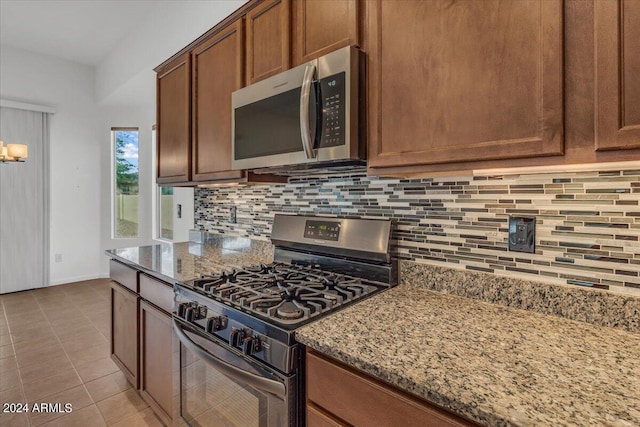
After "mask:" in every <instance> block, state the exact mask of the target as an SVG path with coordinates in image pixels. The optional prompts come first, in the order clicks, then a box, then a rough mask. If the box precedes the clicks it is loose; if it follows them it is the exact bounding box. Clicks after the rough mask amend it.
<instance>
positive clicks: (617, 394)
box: [296, 284, 640, 426]
mask: <svg viewBox="0 0 640 427" xmlns="http://www.w3.org/2000/svg"><path fill="white" fill-rule="evenodd" d="M296 337H297V339H298V340H299V341H300V342H302V343H304V344H306V345H308V346H309V347H311V348H314V349H316V350H318V351H319V352H322V353H324V354H326V355H328V356H331V357H334V358H335V359H337V360H340V361H342V362H344V363H346V364H348V365H351V366H353V367H355V368H357V369H360V370H362V371H364V372H366V373H368V374H370V375H373V376H374V377H377V378H379V379H381V380H383V381H386V382H388V383H390V384H392V385H395V386H397V387H399V388H401V389H403V390H406V391H408V392H410V393H413V394H415V395H417V396H420V397H422V398H424V399H426V400H428V401H431V402H433V403H435V404H437V405H440V406H442V407H444V408H447V409H449V410H451V411H452V412H454V413H457V414H459V415H461V416H463V417H466V418H469V419H472V420H474V421H476V422H478V423H480V424H483V425H492V426H504V425H509V426H511V425H514V426H640V335H638V334H634V333H630V332H627V331H623V330H620V329H614V328H609V327H604V326H596V325H593V324H588V323H584V322H578V321H574V320H569V319H563V318H560V317H555V316H548V315H543V314H538V313H534V312H531V311H525V310H519V309H515V308H510V307H505V306H501V305H496V304H491V303H486V302H482V301H477V300H473V299H469V298H465V297H460V296H456V295H447V294H443V293H439V292H435V291H432V290H429V289H426V288H425V287H423V286H413V285H407V284H403V285H399V286H397V287H396V288H393V289H390V290H388V291H385V292H383V293H381V294H379V295H376V296H374V297H372V298H369V299H367V300H365V301H362V302H360V303H358V304H355V305H353V306H351V307H348V308H346V309H345V310H342V311H339V312H337V313H335V314H333V315H331V316H328V317H326V318H324V319H320V320H319V321H316V322H314V323H311V324H309V325H307V326H304V327H302V328H301V329H299V330H298V331H296Z"/></svg>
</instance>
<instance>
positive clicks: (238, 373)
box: [172, 319, 286, 400]
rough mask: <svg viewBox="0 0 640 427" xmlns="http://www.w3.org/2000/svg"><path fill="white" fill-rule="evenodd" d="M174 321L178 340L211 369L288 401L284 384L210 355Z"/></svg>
mask: <svg viewBox="0 0 640 427" xmlns="http://www.w3.org/2000/svg"><path fill="white" fill-rule="evenodd" d="M172 320H173V330H174V331H175V333H176V335H177V336H178V339H179V340H180V342H181V343H182V344H183V345H184V346H185V347H186V348H188V349H189V350H190V351H192V352H193V353H195V354H196V355H197V356H198V357H199V358H201V359H202V360H203V361H204V362H205V363H207V364H208V365H211V367H213V368H215V369H217V370H219V371H220V372H222V373H223V374H225V375H227V376H228V377H230V378H233V379H235V380H237V381H239V382H242V383H244V384H247V385H248V386H250V387H253V388H255V389H258V390H261V391H265V392H267V393H271V394H273V395H275V396H277V397H278V398H279V399H281V400H285V399H286V388H285V386H284V384H282V383H280V382H278V381H273V380H270V379H268V378H264V377H261V376H258V375H254V374H252V373H250V372H247V371H243V370H242V369H239V368H237V367H235V366H233V365H231V364H229V363H227V362H225V361H224V360H221V359H218V358H217V357H215V356H214V355H212V354H211V353H209V352H208V351H206V350H205V349H203V348H202V347H200V346H199V345H198V344H196V343H195V342H193V341H192V340H191V338H189V337H188V336H187V335H186V334H185V333H184V332H183V331H182V327H181V326H180V324H179V323H178V322H177V321H176V320H175V319H172Z"/></svg>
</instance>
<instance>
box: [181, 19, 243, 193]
mask: <svg viewBox="0 0 640 427" xmlns="http://www.w3.org/2000/svg"><path fill="white" fill-rule="evenodd" d="M191 55H192V65H193V71H192V73H193V114H192V120H193V124H192V126H193V180H194V181H206V180H212V179H225V178H239V177H241V176H242V172H241V171H231V93H232V92H233V91H235V90H237V89H240V88H241V87H242V81H243V64H244V55H243V37H242V19H239V20H237V21H235V22H234V23H232V24H230V25H229V26H228V27H226V28H224V29H222V30H221V31H220V32H218V33H215V34H214V35H213V36H211V38H210V39H208V40H205V41H204V42H203V43H202V44H201V45H199V46H198V47H196V48H195V49H194V50H193V52H192V54H191Z"/></svg>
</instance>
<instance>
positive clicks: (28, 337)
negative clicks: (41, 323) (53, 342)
mask: <svg viewBox="0 0 640 427" xmlns="http://www.w3.org/2000/svg"><path fill="white" fill-rule="evenodd" d="M52 333H53V331H52V330H51V328H49V327H45V328H42V329H39V330H38V329H34V330H22V331H19V332H14V331H13V329H12V330H11V338H12V340H13V343H14V344H15V343H19V342H23V341H40V340H42V339H45V338H49V337H51V336H52Z"/></svg>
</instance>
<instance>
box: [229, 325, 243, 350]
mask: <svg viewBox="0 0 640 427" xmlns="http://www.w3.org/2000/svg"><path fill="white" fill-rule="evenodd" d="M246 336H247V333H246V332H245V331H244V329H236V328H232V329H231V332H230V333H229V345H230V346H232V347H238V346H239V345H242V343H243V341H244V339H245V337H246Z"/></svg>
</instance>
